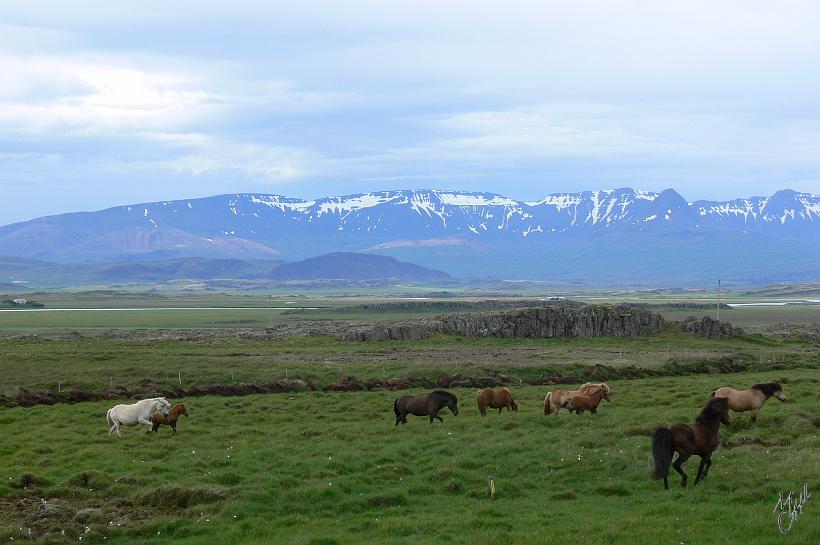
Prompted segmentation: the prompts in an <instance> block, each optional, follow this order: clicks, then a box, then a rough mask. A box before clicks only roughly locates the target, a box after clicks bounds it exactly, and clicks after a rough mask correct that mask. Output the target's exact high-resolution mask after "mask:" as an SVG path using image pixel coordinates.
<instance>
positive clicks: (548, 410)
mask: <svg viewBox="0 0 820 545" xmlns="http://www.w3.org/2000/svg"><path fill="white" fill-rule="evenodd" d="M599 390H605V391H606V393H607V395H609V396H610V397H609V398H608V399H607V401H611V400H612V398H611V394H610V391H609V386H608V385H607V384H606V383H604V382H598V383H592V382H587V383H585V384H582V385H581V387H580V388H578V389H577V390H555V391H554V392H547V395H546V396H544V414H558V411H560V410H561V407H565V406H566V401H567V400H568V399H570V398H572V397H575V396H588V395H592V394H594V393H595V392H597V391H599Z"/></svg>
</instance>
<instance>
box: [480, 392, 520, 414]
mask: <svg viewBox="0 0 820 545" xmlns="http://www.w3.org/2000/svg"><path fill="white" fill-rule="evenodd" d="M475 401H476V403H477V404H478V412H480V413H481V416H487V407H491V408H493V409H498V414H501V410H502V409H503V408H504V407H506V408H507V411H508V412H509V411H511V410H512V411H514V412H518V403H516V402H515V400H514V399H513V396H512V394H511V393H510V391H509V390H508V389H507V388H499V389H497V390H494V389H493V388H484V389H483V390H479V391H478V392H477V393H476V395H475Z"/></svg>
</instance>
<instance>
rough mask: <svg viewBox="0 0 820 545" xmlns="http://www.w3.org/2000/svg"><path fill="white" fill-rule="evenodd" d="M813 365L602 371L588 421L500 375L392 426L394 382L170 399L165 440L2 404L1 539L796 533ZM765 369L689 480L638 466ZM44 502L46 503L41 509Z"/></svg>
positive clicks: (814, 476)
mask: <svg viewBox="0 0 820 545" xmlns="http://www.w3.org/2000/svg"><path fill="white" fill-rule="evenodd" d="M32 365H34V363H33V364H32ZM819 379H820V377H818V373H817V371H816V370H815V369H797V368H792V369H784V370H779V371H769V372H757V373H744V374H738V375H698V376H682V377H666V378H655V379H641V380H632V381H612V382H611V386H612V388H613V392H614V395H615V400H614V402H613V403H604V404H603V405H602V406H601V407H600V409H599V412H598V414H597V415H590V414H584V415H581V416H575V415H570V414H568V413H566V412H565V411H562V413H561V414H560V415H559V416H557V417H545V416H544V415H543V414H542V405H541V403H542V399H543V396H544V394H545V392H546V391H547V390H548V389H549V388H547V387H534V386H527V387H518V388H515V387H514V388H512V391H513V393H514V394H515V396H516V397H517V398H518V400H519V402H520V405H521V410H520V412H519V413H517V414H516V413H509V414H508V413H504V414H502V415H501V416H498V415H496V414H491V415H490V416H488V417H486V418H482V417H480V415H479V414H478V411H477V409H476V407H475V404H474V401H473V396H474V391H473V390H465V389H455V390H454V392H455V393H456V394H457V395H459V397H460V399H461V401H460V407H461V413H460V415H459V416H457V417H454V416H452V415H449V413H447V414H444V415H443V417H444V423H443V424H441V423H438V422H437V423H435V424H433V425H430V424H429V423H428V422H427V420H426V419H423V418H413V417H410V418H409V423H408V424H407V425H406V426H400V427H398V428H397V427H394V418H393V410H392V402H393V399H394V398H395V397H396V395H399V394H396V393H392V392H386V391H380V392H362V393H349V394H345V393H335V394H324V393H299V394H284V395H259V396H248V397H233V398H217V397H204V398H192V399H187V400H184V401H185V402H186V403H187V404H188V407H189V412H190V418H188V419H183V420H181V422H180V425H179V430H180V431H179V433H178V434H177V435H175V436H172V435H171V434H170V431H169V430H168V429H167V428H165V429H163V430H161V433H160V434H158V435H151V436H145V435H141V434H140V433H139V432H138V431H137V430H136V429H135V428H130V429H126V430H125V431H124V433H123V437H122V438H115V437H108V436H107V435H106V429H105V427H106V425H105V411H106V409H107V408H108V407H109V406H111V405H112V402H102V403H82V404H78V405H57V406H36V407H33V408H13V409H2V410H0V430H2V433H3V441H2V442H0V479H2V480H3V481H4V484H2V485H0V541H3V542H6V543H10V542H12V538H13V540H14V542H19V541H24V542H26V540H30V539H31V540H36V541H38V542H43V543H68V542H75V543H76V542H78V541H79V538H80V537H82V541H83V542H90V543H135V542H141V543H156V544H163V543H175V544H176V543H179V544H198V543H203V544H204V543H207V544H238V543H243V544H254V543H259V544H262V543H295V544H305V545H332V544H337V543H338V544H347V543H350V544H357V543H383V544H394V543H396V544H398V543H419V542H430V543H453V544H470V545H472V544H481V543H487V544H498V543H513V544H518V543H520V544H527V545H529V544H532V543H596V544H599V543H624V544H638V545H640V544H647V545H657V544H673V545H674V544H680V543H683V544H695V543H700V544H711V543H744V544H747V545H752V544H778V545H779V544H783V543H789V544H794V545H813V544H815V543H817V537H818V535H820V517H818V516H817V509H818V504H817V500H816V495H817V490H818V486H820V454H819V453H820V449H818V447H820V444H818V438H817V430H818V426H820V411H818V409H820V405H818V399H817V392H818V380H819ZM774 380H776V381H780V382H782V383H783V385H784V390H785V393H786V395H787V397H788V399H789V401H788V402H787V403H782V404H781V403H778V402H777V401H774V400H771V401H769V402H768V403H767V404H766V406H765V407H764V408H763V410H762V411H761V413H760V416H759V418H758V421H757V424H756V425H752V423H751V421H750V419H749V417H748V415H740V416H738V415H735V423H734V425H733V426H732V427H731V428H723V429H722V431H721V435H722V446H721V447H720V448H719V449H718V451H717V452H716V454H715V456H714V458H713V460H714V464H713V466H712V471H711V474H710V475H709V477H708V478H707V479H706V480H705V481H704V482H703V483H702V484H700V485H698V486H697V487H690V488H688V489H682V488H680V487H679V486H678V482H679V481H678V479H677V478H675V477H673V478H672V479H671V481H672V483H674V486H673V487H672V489H671V490H669V491H664V490H663V486H662V484H661V483H660V482H658V481H654V480H652V479H650V477H649V475H650V471H651V467H652V464H651V461H650V458H651V456H650V450H649V445H650V439H649V434H650V433H651V430H652V429H653V428H654V427H655V426H657V425H659V424H663V423H671V422H674V421H685V422H689V421H692V419H693V418H694V416H695V414H696V413H697V411H698V410H699V408H700V407H701V406H702V404H703V403H704V402H705V400H706V399H707V398H708V395H709V392H710V391H711V390H712V389H714V388H715V387H717V386H721V385H724V384H751V383H754V382H761V381H774ZM402 393H408V392H402ZM172 401H175V402H176V401H183V400H172ZM685 469H686V471H687V472H688V473H689V474H690V475H692V476H694V474H695V472H696V470H697V459H694V458H693V459H692V460H690V461H689V462H688V463H687V465H686V466H685ZM489 475H492V476H493V477H494V478H495V480H496V485H497V492H498V495H497V498H496V499H495V500H492V499H490V498H489V497H488V494H487V480H486V479H487V477H488V476H489ZM692 480H693V479H690V482H692ZM803 483H807V484H808V487H809V490H810V491H812V492H813V493H814V495H815V497H813V498H812V499H811V500H810V501H809V502H808V503H807V504H806V506H805V510H804V513H803V515H802V516H801V517H799V518H798V519H797V521H796V522H795V523H794V526H793V528H792V530H791V532H790V533H789V534H788V535H786V536H782V535H780V534H779V532H778V530H777V527H776V519H775V515H774V514H773V513H772V509H773V507H774V505H775V503H776V501H777V496H778V493H779V492H781V491H788V490H794V491H797V490H799V488H800V487H801V486H802V485H803ZM23 485H25V486H24V487H21V486H23ZM41 499H42V500H46V501H47V502H48V503H49V504H51V505H54V504H56V505H57V506H59V509H60V510H61V511H58V513H57V514H56V515H55V516H53V517H50V518H39V517H38V515H37V511H38V509H39V507H38V506H39V505H40V503H41Z"/></svg>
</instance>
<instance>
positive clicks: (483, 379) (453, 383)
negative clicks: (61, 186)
mask: <svg viewBox="0 0 820 545" xmlns="http://www.w3.org/2000/svg"><path fill="white" fill-rule="evenodd" d="M797 367H803V368H806V367H809V368H812V367H813V368H818V365H817V364H814V365H812V364H807V363H805V362H800V361H799V360H797V359H796V358H784V359H782V360H781V362H780V363H779V364H774V365H772V364H765V365H764V364H759V363H755V361H754V358H753V357H751V356H750V355H748V354H739V355H737V356H736V357H722V358H719V359H715V360H706V359H702V360H694V361H691V360H690V361H678V360H675V359H672V360H670V361H669V362H667V363H665V364H664V365H662V366H660V367H657V368H645V367H637V366H632V365H631V366H623V367H615V366H609V365H573V364H567V365H562V366H555V367H553V368H550V369H547V370H545V371H544V372H543V373H541V374H540V375H539V376H538V377H536V378H531V379H526V380H524V379H515V378H512V377H510V376H509V375H507V374H506V373H504V372H502V371H491V372H489V373H487V374H486V375H484V376H469V375H464V374H460V373H456V374H447V373H442V374H440V375H439V376H438V377H436V378H431V377H427V376H419V375H416V376H407V377H392V378H389V379H383V378H374V377H371V378H361V379H359V378H356V377H355V376H352V375H344V376H340V377H339V379H338V380H336V381H334V382H331V383H328V384H326V385H324V386H323V387H321V390H323V391H324V392H359V391H374V390H408V389H414V388H429V389H432V388H487V387H494V386H512V385H521V384H528V385H545V386H548V385H553V384H578V383H581V382H586V381H608V380H619V379H620V380H635V379H641V378H650V377H675V376H685V375H698V374H710V373H718V374H722V373H743V372H748V371H754V370H759V371H764V370H766V371H769V370H773V369H792V368H797ZM317 389H319V387H318V386H317V385H316V383H315V382H314V381H313V380H311V379H305V380H302V379H293V380H291V379H282V380H278V381H272V382H267V383H241V384H213V385H210V386H194V387H192V388H188V389H186V388H177V387H168V386H163V385H160V384H156V383H153V382H151V381H149V380H145V381H142V382H141V383H140V385H139V386H137V387H136V388H125V387H118V388H103V389H96V390H95V389H83V388H72V389H70V390H66V391H54V390H29V389H26V388H20V389H19V390H18V391H17V392H16V394H14V395H0V407H17V406H19V407H32V406H35V405H56V404H58V403H68V404H74V403H82V402H86V401H102V400H116V399H144V398H147V397H158V396H162V397H168V398H175V399H183V398H188V397H202V396H226V397H230V396H247V395H253V394H282V393H292V392H299V391H315V390H317Z"/></svg>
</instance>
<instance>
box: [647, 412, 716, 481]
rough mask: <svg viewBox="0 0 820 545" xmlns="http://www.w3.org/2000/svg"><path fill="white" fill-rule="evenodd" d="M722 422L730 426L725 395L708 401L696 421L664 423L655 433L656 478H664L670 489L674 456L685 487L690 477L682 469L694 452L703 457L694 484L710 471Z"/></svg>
mask: <svg viewBox="0 0 820 545" xmlns="http://www.w3.org/2000/svg"><path fill="white" fill-rule="evenodd" d="M721 422H722V423H723V424H724V425H726V426H730V425H731V424H732V419H731V418H729V402H728V401H727V399H726V398H725V397H715V398H712V399H710V400H709V401H707V402H706V405H704V406H703V409H701V411H700V413H698V416H697V417H696V418H695V423H694V424H672V425H671V426H669V427H666V426H661V427H659V428H658V429H656V430H655V433H653V434H652V457H653V458H654V459H655V478H656V479H660V478H663V487H664V488H665V489H667V490H669V464H671V463H672V456H673V455H674V454H675V452H677V453H678V459H677V460H675V463H674V464H672V467H674V468H675V471H677V472H678V473H680V476H681V477H683V480H682V481H681V486H686V483H687V481H688V479H689V477H688V476H687V475H686V473H684V471H683V467H682V466H683V464H684V462H686V460H688V459H689V457H690V456H692V455H693V454H697V455H698V456H700V466H699V467H698V474H697V476H696V477H695V484H698V481H700V480H702V479H704V478H705V477H706V476H707V475H708V474H709V468H710V467H712V453H713V452H714V451H715V449H716V448H717V446H718V432H719V431H720V424H721Z"/></svg>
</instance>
